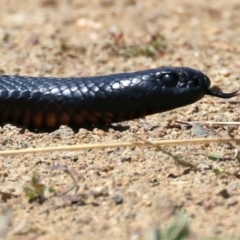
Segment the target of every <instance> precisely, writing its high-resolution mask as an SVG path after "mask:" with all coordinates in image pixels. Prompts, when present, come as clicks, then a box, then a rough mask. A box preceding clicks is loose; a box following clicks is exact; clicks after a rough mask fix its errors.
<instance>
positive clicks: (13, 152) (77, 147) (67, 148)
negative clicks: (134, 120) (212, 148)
mask: <svg viewBox="0 0 240 240" xmlns="http://www.w3.org/2000/svg"><path fill="white" fill-rule="evenodd" d="M230 141H234V142H239V141H240V137H237V138H231V137H223V138H195V139H179V140H162V141H151V144H154V145H155V146H167V145H168V146H172V145H182V144H204V143H211V142H230ZM147 145H149V143H147V142H144V141H141V142H120V143H99V144H79V145H75V146H58V147H43V148H27V149H21V150H5V151H1V152H0V156H9V155H18V154H27V153H44V152H56V151H57V152H59V151H80V150H85V149H103V148H119V147H136V146H147Z"/></svg>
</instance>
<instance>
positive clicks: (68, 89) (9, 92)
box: [0, 67, 238, 129]
mask: <svg viewBox="0 0 240 240" xmlns="http://www.w3.org/2000/svg"><path fill="white" fill-rule="evenodd" d="M209 87H210V80H209V78H208V77H207V76H206V75H205V74H203V73H202V72H200V71H197V70H194V69H191V68H185V67H180V68H177V67H176V68H172V67H169V68H158V69H150V70H145V71H139V72H131V73H119V74H111V75H105V76H95V77H81V78H47V77H23V76H8V75H0V109H1V110H0V111H1V112H0V125H1V126H3V125H4V124H6V123H11V124H14V125H20V126H24V127H26V128H31V129H56V128H58V127H59V126H60V125H62V124H63V125H69V126H76V127H81V126H84V125H89V124H90V125H97V124H109V123H112V122H121V121H125V120H131V119H135V118H139V117H143V116H146V115H150V114H154V113H160V112H164V111H168V110H171V109H174V108H178V107H183V106H185V105H188V104H191V103H194V102H196V101H198V100H200V99H201V98H202V97H203V96H204V95H205V94H207V95H212V96H216V97H220V98H231V97H234V96H236V95H237V93H238V90H237V91H235V92H232V93H221V92H216V91H214V90H211V89H209Z"/></svg>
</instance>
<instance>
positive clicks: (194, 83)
mask: <svg viewBox="0 0 240 240" xmlns="http://www.w3.org/2000/svg"><path fill="white" fill-rule="evenodd" d="M189 85H190V86H191V87H199V86H200V84H199V79H198V78H194V79H192V80H191V81H190V82H189Z"/></svg>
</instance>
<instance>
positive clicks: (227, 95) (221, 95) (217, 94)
mask: <svg viewBox="0 0 240 240" xmlns="http://www.w3.org/2000/svg"><path fill="white" fill-rule="evenodd" d="M239 91H240V87H239V88H238V89H237V90H236V91H234V92H231V93H223V92H218V91H216V90H214V88H212V89H208V90H207V91H206V94H207V95H211V96H214V97H218V98H232V97H235V96H237V95H239Z"/></svg>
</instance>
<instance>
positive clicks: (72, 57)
mask: <svg viewBox="0 0 240 240" xmlns="http://www.w3.org/2000/svg"><path fill="white" fill-rule="evenodd" d="M239 11H240V3H239V1H238V0H228V1H216V0H215V1H214V0H208V1H206V0H204V1H202V0H201V1H200V0H196V1H191V0H179V1H174V0H163V1H157V0H149V1H144V0H138V1H137V0H123V1H115V0H88V1H84V0H82V1H78V0H18V1H16V0H1V1H0V18H1V21H0V56H1V57H0V72H1V74H19V75H32V76H59V77H63V76H90V75H98V74H108V73H113V72H124V71H125V72H126V71H136V70H143V69H148V68H155V67H162V66H188V67H193V68H196V69H199V70H202V71H204V72H205V73H206V74H207V75H208V76H209V77H210V78H211V79H212V84H214V85H217V86H220V87H221V89H222V90H224V91H225V92H230V91H232V90H234V89H236V88H237V87H238V86H239V85H240V80H239V76H240V59H239V55H240V45H239V36H240V27H239V26H240V18H239ZM161 35H162V36H164V41H163V42H160V43H159V42H157V41H156V39H158V40H159V39H160V40H161ZM159 36H160V37H159ZM140 48H141V49H140ZM152 48H153V49H152ZM147 53H148V54H147ZM234 99H236V100H237V99H239V98H238V97H236V98H234ZM239 119H240V108H239V104H237V103H229V102H227V101H223V100H219V99H216V98H212V97H205V98H203V100H201V101H199V102H197V103H195V104H192V105H190V106H187V107H184V108H181V109H176V110H173V111H170V112H166V113H162V114H156V115H153V116H149V117H146V119H141V120H136V121H129V122H124V123H122V124H121V125H122V126H127V127H129V128H126V129H125V130H122V131H120V130H118V129H114V128H109V129H107V130H106V129H105V130H104V129H97V128H95V129H93V130H92V131H90V130H87V129H84V128H82V129H79V131H78V132H77V133H74V132H73V131H72V130H71V129H70V128H68V127H66V126H63V127H61V128H60V129H59V130H57V131H55V132H52V133H38V134H37V133H32V132H29V131H28V130H26V131H25V132H24V131H21V129H20V128H16V127H14V126H11V125H6V126H4V127H3V128H1V129H0V132H1V138H0V149H1V150H7V149H23V148H28V147H46V146H60V145H74V144H81V143H85V144H86V143H112V142H126V141H134V140H135V137H134V136H138V137H142V138H144V139H148V140H160V139H186V138H199V137H214V136H216V133H215V132H217V133H218V134H221V135H222V136H227V135H228V128H227V127H226V126H221V127H214V130H212V129H205V128H203V127H201V126H200V127H199V128H200V130H199V129H198V130H196V126H195V127H194V128H187V127H184V126H182V125H180V124H178V123H176V122H175V121H176V120H181V121H238V122H239ZM230 130H231V134H233V135H234V136H239V127H238V126H233V127H232V128H231V129H230ZM164 149H165V150H167V151H169V152H170V153H172V154H176V155H178V156H180V157H182V158H183V159H184V160H185V161H187V162H189V163H191V164H193V165H194V166H196V170H192V169H191V168H189V167H183V166H181V165H179V164H176V163H175V162H174V160H173V159H172V158H171V157H169V156H167V155H166V154H164V153H162V152H161V151H156V149H154V148H153V147H134V148H121V147H120V148H116V149H110V148H107V149H102V150H84V151H76V152H54V153H41V154H26V155H18V156H8V157H1V158H0V160H1V162H0V176H1V178H0V179H1V187H0V196H1V203H0V209H1V217H0V237H2V238H5V239H29V240H30V239H31V240H32V239H49V240H50V239H115V240H118V239H131V240H138V239H147V240H148V239H154V240H155V239H157V237H156V236H155V237H154V236H153V235H154V234H156V230H157V229H158V228H160V229H162V230H163V231H164V230H166V228H167V226H169V224H171V222H172V221H174V219H176V218H177V211H176V209H180V211H181V216H180V220H178V223H179V222H180V223H184V221H185V220H184V216H185V215H187V217H188V225H189V229H190V234H189V237H188V238H189V239H208V238H211V237H212V238H214V237H216V238H217V239H235V238H236V239H239V236H240V228H239V220H240V216H239V211H240V182H239V170H240V168H239V162H238V161H237V159H236V155H235V153H236V149H234V147H233V146H229V145H228V144H226V143H210V144H198V145H182V146H173V147H166V148H164ZM211 154H214V155H217V156H218V157H217V158H216V157H215V158H214V159H211V158H210V157H209V156H210V155H211ZM53 166H54V167H53ZM67 171H68V172H70V174H67V173H66V172H67ZM34 173H38V176H39V177H40V180H41V183H42V184H44V186H45V187H46V189H47V188H54V190H55V192H56V193H55V195H54V194H53V193H50V192H47V193H46V194H45V197H46V200H45V201H44V202H43V203H39V202H38V201H35V202H32V203H29V199H28V197H27V196H26V194H25V192H26V191H24V189H26V186H28V187H29V185H31V179H32V177H33V176H34ZM72 175H73V176H74V177H75V180H76V182H77V184H78V186H79V189H77V188H75V189H74V190H72V191H70V192H68V193H64V191H66V190H67V189H69V188H70V187H71V186H72V182H73V180H72V178H71V176H72ZM33 185H34V184H33ZM34 186H35V187H34V189H35V190H36V189H40V188H41V185H39V183H38V181H37V182H36V183H35V185H34ZM32 187H33V186H32ZM30 193H33V190H32V191H30ZM61 193H62V195H61ZM175 228H176V229H177V227H175ZM149 234H150V235H151V237H150V235H149ZM234 236H235V238H234ZM216 238H214V239H216ZM167 239H168V238H167ZM178 239H179V238H178Z"/></svg>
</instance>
